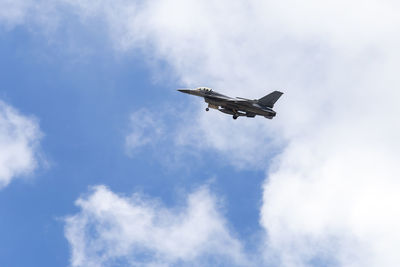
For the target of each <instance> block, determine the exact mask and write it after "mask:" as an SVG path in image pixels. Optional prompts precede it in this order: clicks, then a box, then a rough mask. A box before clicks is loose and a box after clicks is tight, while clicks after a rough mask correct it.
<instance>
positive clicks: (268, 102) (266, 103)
mask: <svg viewBox="0 0 400 267" xmlns="http://www.w3.org/2000/svg"><path fill="white" fill-rule="evenodd" d="M281 95H283V93H282V92H279V91H273V92H272V93H270V94H268V95H266V96H264V97H262V98H260V99H258V101H257V102H258V104H259V105H260V106H263V107H269V108H273V107H274V104H275V102H276V101H278V99H279V98H280V97H281Z"/></svg>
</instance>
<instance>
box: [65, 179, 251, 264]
mask: <svg viewBox="0 0 400 267" xmlns="http://www.w3.org/2000/svg"><path fill="white" fill-rule="evenodd" d="M76 204H77V205H78V206H79V208H80V211H79V212H78V213H77V214H75V215H73V216H70V217H68V218H67V219H66V226H65V235H66V237H67V239H68V241H69V243H70V245H71V247H72V258H71V264H72V266H88V267H90V266H115V265H121V264H122V265H124V266H125V265H127V266H137V265H140V266H170V265H174V264H179V265H183V266H193V265H196V266H209V265H210V264H216V263H218V262H220V261H223V262H229V263H230V264H231V265H240V266H245V265H246V264H248V263H249V262H248V261H247V260H246V258H245V256H244V255H243V252H242V248H241V244H240V242H239V241H238V240H237V239H236V238H235V237H234V236H232V234H231V233H230V231H229V228H228V226H227V223H226V221H225V219H224V218H223V216H222V215H221V213H220V207H219V203H218V199H217V198H216V197H215V196H214V195H212V194H211V193H210V191H209V189H208V188H207V187H201V188H199V189H198V190H196V191H194V192H193V193H191V194H189V195H188V197H187V200H186V204H185V205H179V206H178V207H176V208H173V209H168V208H166V207H164V206H163V205H162V203H159V202H158V201H157V200H155V199H150V198H147V197H145V196H142V195H137V194H135V195H133V196H130V197H126V196H121V195H117V194H115V193H113V192H112V191H110V190H109V189H108V188H106V187H105V186H97V187H94V188H93V189H92V191H91V192H90V193H89V194H88V195H87V196H86V197H82V198H80V199H79V200H77V202H76Z"/></svg>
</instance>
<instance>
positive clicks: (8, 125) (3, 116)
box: [0, 101, 42, 188]
mask: <svg viewBox="0 0 400 267" xmlns="http://www.w3.org/2000/svg"><path fill="white" fill-rule="evenodd" d="M41 136H42V134H41V132H40V130H39V126H38V123H37V121H36V120H35V119H34V118H30V117H26V116H24V115H21V114H20V113H19V112H18V111H17V110H15V109H14V108H12V107H11V106H9V105H7V104H6V103H4V102H2V101H0V188H4V187H5V186H7V185H8V184H9V183H10V182H11V181H12V180H13V179H16V178H20V177H22V176H24V175H28V174H30V173H32V172H33V171H34V170H35V169H36V168H37V165H38V145H39V141H40V138H41Z"/></svg>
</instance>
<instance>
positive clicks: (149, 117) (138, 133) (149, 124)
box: [125, 109, 165, 153]
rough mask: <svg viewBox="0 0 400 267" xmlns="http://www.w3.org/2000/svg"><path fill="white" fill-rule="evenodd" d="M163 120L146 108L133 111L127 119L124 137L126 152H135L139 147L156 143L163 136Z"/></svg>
mask: <svg viewBox="0 0 400 267" xmlns="http://www.w3.org/2000/svg"><path fill="white" fill-rule="evenodd" d="M164 128H165V126H164V121H163V120H162V119H160V117H159V116H157V114H153V113H152V112H150V111H149V110H147V109H141V110H138V111H135V112H133V113H132V114H131V115H130V120H129V133H128V135H127V136H126V138H125V147H126V150H127V152H128V153H135V152H137V151H138V150H139V149H140V148H141V147H143V146H146V145H149V144H153V145H156V144H157V143H158V141H160V139H162V138H163V135H164V134H165V133H164V131H165V130H164Z"/></svg>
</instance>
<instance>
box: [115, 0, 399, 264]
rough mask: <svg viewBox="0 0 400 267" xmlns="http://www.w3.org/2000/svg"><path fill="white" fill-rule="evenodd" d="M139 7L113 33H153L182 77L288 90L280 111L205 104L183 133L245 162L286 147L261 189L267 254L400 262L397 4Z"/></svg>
mask: <svg viewBox="0 0 400 267" xmlns="http://www.w3.org/2000/svg"><path fill="white" fill-rule="evenodd" d="M141 8H142V9H141V11H140V12H138V13H135V14H134V15H133V16H132V19H131V20H125V22H122V21H118V19H117V20H115V21H114V22H113V23H116V24H121V25H124V29H125V30H126V31H125V32H122V33H121V32H120V34H122V35H120V38H116V39H114V40H116V41H117V42H119V41H121V40H123V45H121V46H123V47H125V48H126V47H127V46H128V47H129V45H132V46H133V47H137V46H139V47H143V44H150V45H149V47H150V48H149V49H147V50H146V49H145V51H147V52H148V53H151V54H152V55H155V56H156V57H158V58H160V59H163V60H167V62H168V63H170V64H171V66H172V67H173V68H174V69H175V72H176V74H177V75H178V76H179V77H180V78H181V80H182V83H184V84H186V85H189V86H196V85H199V84H204V83H205V82H207V83H208V84H206V85H209V86H211V87H213V88H215V89H216V90H221V91H222V92H225V93H229V94H233V95H240V96H244V97H250V98H251V97H254V98H255V97H260V96H262V95H264V94H266V93H268V91H269V90H273V89H283V91H284V92H285V93H286V94H285V95H284V96H283V98H282V99H281V100H280V101H279V102H278V104H277V106H276V109H277V110H278V116H277V117H276V119H274V120H273V121H266V120H238V121H232V120H231V119H230V118H229V117H227V116H225V117H223V114H221V116H219V115H220V114H218V115H217V114H212V115H211V114H208V113H205V112H203V111H201V113H200V111H199V113H198V114H196V115H197V116H194V118H195V119H194V120H193V122H192V123H190V124H189V125H187V124H185V125H184V126H183V127H182V131H181V132H182V134H180V135H179V138H178V140H177V142H178V143H181V144H185V145H186V144H187V143H193V142H192V140H193V139H196V140H202V141H201V142H199V147H207V148H209V149H215V150H216V151H218V152H219V153H221V154H222V155H225V156H226V158H227V159H228V160H230V161H232V163H233V164H234V165H237V164H238V162H242V163H244V164H243V166H244V167H246V166H247V167H249V168H253V167H254V166H260V165H264V166H265V165H268V162H267V159H268V156H269V155H270V154H268V153H265V151H266V150H267V151H268V149H270V148H271V147H272V148H273V147H274V146H276V145H278V146H280V145H281V144H282V143H286V144H287V145H286V148H285V149H284V151H283V152H282V153H281V154H280V155H278V156H277V157H276V158H275V159H274V160H273V166H272V167H271V171H270V172H269V173H270V174H269V177H268V180H267V182H266V184H265V186H264V202H263V203H264V204H263V207H262V212H261V224H262V225H263V227H264V228H265V229H266V231H267V234H268V235H267V236H268V241H267V248H266V251H265V257H266V260H267V261H269V260H271V258H272V259H273V260H274V263H277V262H280V263H281V264H282V265H283V266H302V265H303V266H309V265H321V264H322V265H324V264H333V265H340V266H397V265H398V264H399V261H400V257H399V256H398V253H397V252H396V251H395V248H396V247H398V244H399V243H400V236H399V235H398V234H397V233H398V231H397V230H396V225H398V222H399V218H400V215H399V209H398V207H397V205H396V204H395V203H399V201H400V199H399V198H398V197H397V194H396V192H397V191H398V190H399V189H400V185H399V182H398V177H399V169H398V167H397V164H396V162H399V157H398V155H397V154H398V153H397V151H398V149H399V141H398V136H399V134H400V132H399V130H400V127H399V126H398V120H397V117H398V115H399V114H400V110H399V107H398V104H397V100H398V99H399V96H400V93H399V91H398V90H397V89H396V88H398V87H399V85H400V81H399V78H398V74H397V67H396V66H397V62H398V61H399V59H400V56H399V53H398V51H397V49H396V47H397V46H398V45H399V38H398V36H399V35H398V29H397V26H396V25H399V18H398V16H397V15H396V14H395V12H394V10H396V9H397V8H398V4H397V3H396V2H393V1H379V2H378V1H367V2H365V1H352V2H351V3H349V2H348V1H334V2H333V1H328V2H324V3H320V2H319V1H306V2H302V3H301V4H299V3H298V2H297V1H280V2H271V1H251V2H248V1H246V2H245V1H236V2H235V3H234V4H232V2H231V1H230V2H228V1H219V2H218V3H215V2H212V1H202V2H199V1H178V0H176V1H168V2H167V1H153V2H151V3H147V4H145V5H144V7H143V6H142V7H141ZM110 12H112V11H110ZM108 16H110V15H108ZM112 17H113V18H115V17H116V16H112ZM126 21H128V22H126ZM114 33H115V32H114ZM193 136H200V137H201V138H194V137H193Z"/></svg>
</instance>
